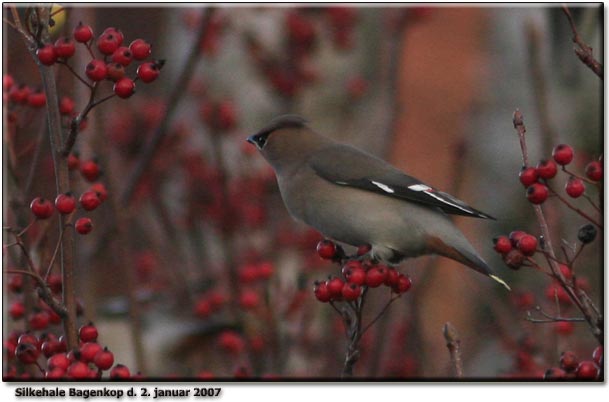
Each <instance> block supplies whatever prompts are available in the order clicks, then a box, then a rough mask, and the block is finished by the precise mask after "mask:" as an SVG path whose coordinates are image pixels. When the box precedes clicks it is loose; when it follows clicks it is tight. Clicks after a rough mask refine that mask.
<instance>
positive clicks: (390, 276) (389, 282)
mask: <svg viewBox="0 0 609 402" xmlns="http://www.w3.org/2000/svg"><path fill="white" fill-rule="evenodd" d="M399 276H400V274H399V272H398V271H396V269H395V268H393V267H387V276H386V277H385V285H386V286H389V287H394V286H396V285H397V284H398V280H399Z"/></svg>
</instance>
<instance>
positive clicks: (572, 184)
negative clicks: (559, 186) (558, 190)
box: [565, 176, 586, 198]
mask: <svg viewBox="0 0 609 402" xmlns="http://www.w3.org/2000/svg"><path fill="white" fill-rule="evenodd" d="M565 191H566V192H567V194H569V196H570V197H572V198H578V197H579V196H581V195H582V194H583V193H584V191H586V186H585V185H584V182H583V181H582V180H581V179H579V178H577V177H574V176H571V177H569V180H568V181H567V184H565Z"/></svg>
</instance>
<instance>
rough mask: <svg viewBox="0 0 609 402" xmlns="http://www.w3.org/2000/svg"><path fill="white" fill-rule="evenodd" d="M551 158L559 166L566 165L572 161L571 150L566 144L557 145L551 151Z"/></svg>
mask: <svg viewBox="0 0 609 402" xmlns="http://www.w3.org/2000/svg"><path fill="white" fill-rule="evenodd" d="M552 157H553V158H554V160H555V161H556V163H558V164H559V165H562V166H565V165H568V164H569V163H571V161H572V160H573V148H572V147H571V146H570V145H567V144H558V145H557V146H555V147H554V149H553V150H552Z"/></svg>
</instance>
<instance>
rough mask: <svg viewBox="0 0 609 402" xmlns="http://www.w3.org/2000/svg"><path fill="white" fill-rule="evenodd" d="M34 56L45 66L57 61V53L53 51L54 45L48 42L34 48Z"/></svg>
mask: <svg viewBox="0 0 609 402" xmlns="http://www.w3.org/2000/svg"><path fill="white" fill-rule="evenodd" d="M36 56H38V60H39V61H40V63H41V64H44V65H45V66H52V65H53V64H55V61H57V54H56V53H55V46H53V45H51V44H50V43H49V44H46V45H43V46H42V47H40V48H38V50H36Z"/></svg>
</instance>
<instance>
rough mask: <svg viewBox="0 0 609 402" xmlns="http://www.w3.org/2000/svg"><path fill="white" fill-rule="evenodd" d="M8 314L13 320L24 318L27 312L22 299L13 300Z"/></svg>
mask: <svg viewBox="0 0 609 402" xmlns="http://www.w3.org/2000/svg"><path fill="white" fill-rule="evenodd" d="M8 314H9V315H10V316H11V318H12V319H13V320H18V319H20V318H22V317H23V315H24V314H25V305H24V304H23V302H22V301H20V300H16V301H14V302H12V303H11V305H10V307H9V309H8Z"/></svg>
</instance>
